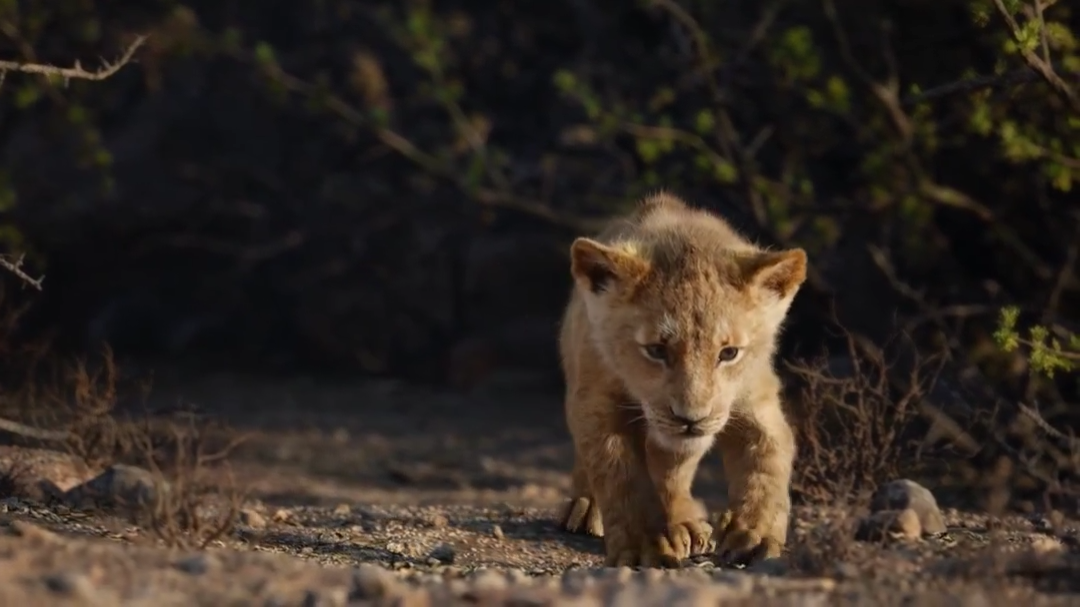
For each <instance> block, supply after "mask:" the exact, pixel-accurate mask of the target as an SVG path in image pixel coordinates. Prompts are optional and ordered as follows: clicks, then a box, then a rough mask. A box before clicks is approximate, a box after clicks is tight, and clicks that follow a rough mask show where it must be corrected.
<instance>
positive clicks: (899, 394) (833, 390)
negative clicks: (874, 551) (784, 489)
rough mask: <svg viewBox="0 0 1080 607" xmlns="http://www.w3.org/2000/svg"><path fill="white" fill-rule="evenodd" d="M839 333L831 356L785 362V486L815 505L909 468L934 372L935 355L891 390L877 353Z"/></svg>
mask: <svg viewBox="0 0 1080 607" xmlns="http://www.w3.org/2000/svg"><path fill="white" fill-rule="evenodd" d="M845 338H846V343H847V348H846V351H844V352H842V353H840V354H839V355H834V356H831V357H822V358H821V359H819V360H817V361H813V362H803V363H788V364H787V365H786V366H787V369H788V371H789V372H790V373H791V374H792V375H793V378H792V380H789V381H790V383H791V384H793V385H794V391H797V393H798V394H797V396H796V397H795V398H794V399H792V400H793V402H794V403H796V404H795V405H793V407H792V409H793V411H792V414H793V416H794V417H795V419H797V420H798V423H796V424H795V427H796V432H797V437H796V438H797V441H798V445H799V456H798V461H799V465H798V466H797V467H796V471H795V478H794V480H793V484H792V487H793V491H794V492H795V493H796V495H798V496H799V497H801V498H802V499H805V500H807V501H810V502H815V503H830V502H834V501H835V500H837V499H845V500H866V499H868V497H869V495H870V493H871V492H873V491H874V489H875V488H876V487H877V485H878V484H879V483H881V482H884V481H887V480H891V479H896V478H901V477H903V476H905V475H907V474H909V473H911V472H912V471H913V467H914V466H915V465H916V463H917V461H916V460H917V457H916V454H917V451H918V449H917V447H918V442H917V441H916V440H915V437H916V435H915V434H914V431H915V429H916V425H915V424H916V422H917V421H918V420H919V403H920V402H921V400H922V399H923V398H924V397H925V395H926V394H927V392H928V391H929V390H930V389H931V387H932V386H933V383H934V382H935V381H936V378H937V373H938V371H939V370H940V362H939V360H935V359H933V358H928V359H926V360H925V361H923V363H922V364H921V365H918V366H916V367H914V368H913V370H912V371H911V373H910V374H909V376H908V378H907V380H906V382H904V384H903V385H902V386H900V387H899V388H898V386H897V385H896V383H895V382H894V381H893V380H892V379H891V378H890V364H889V361H887V360H886V359H885V358H884V355H883V354H881V352H880V351H876V352H871V351H867V350H865V349H860V348H859V347H857V343H856V341H855V339H854V338H853V337H852V336H851V335H850V334H846V333H845Z"/></svg>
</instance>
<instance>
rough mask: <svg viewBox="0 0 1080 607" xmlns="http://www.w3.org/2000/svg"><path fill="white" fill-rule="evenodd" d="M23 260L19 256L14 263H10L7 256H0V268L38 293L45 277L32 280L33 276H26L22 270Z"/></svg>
mask: <svg viewBox="0 0 1080 607" xmlns="http://www.w3.org/2000/svg"><path fill="white" fill-rule="evenodd" d="M23 259H24V257H23V256H22V255H20V256H19V257H17V258H16V259H15V260H14V261H12V260H11V259H9V258H8V257H7V256H4V255H0V268H4V269H5V270H7V271H8V272H11V273H12V274H14V275H15V276H17V277H19V279H20V280H22V281H23V282H24V283H26V284H28V285H30V286H31V287H33V288H35V289H37V290H38V291H40V290H41V283H42V281H44V280H45V277H44V276H39V277H37V278H34V277H33V276H30V275H29V274H27V273H26V271H25V270H23V269H22V266H23Z"/></svg>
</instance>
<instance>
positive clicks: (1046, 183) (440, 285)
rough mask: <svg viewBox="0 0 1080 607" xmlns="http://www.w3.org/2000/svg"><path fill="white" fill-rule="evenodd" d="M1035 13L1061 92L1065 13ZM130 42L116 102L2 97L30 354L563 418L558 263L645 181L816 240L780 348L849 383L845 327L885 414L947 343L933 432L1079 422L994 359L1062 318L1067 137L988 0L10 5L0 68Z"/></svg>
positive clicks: (5, 92)
mask: <svg viewBox="0 0 1080 607" xmlns="http://www.w3.org/2000/svg"><path fill="white" fill-rule="evenodd" d="M1021 4H1022V3H1021ZM1011 6H1012V5H1011V4H1010V7H1011ZM1024 6H1027V5H1026V4H1025V5H1024ZM1020 8H1021V9H1022V8H1023V7H1020ZM1028 10H1029V12H1028V13H1024V12H1023V11H1022V10H1020V11H1019V12H1018V13H1017V14H1018V15H1019V18H1020V19H1021V21H1023V22H1025V23H1026V22H1027V21H1026V20H1027V18H1028V17H1031V18H1032V19H1034V16H1032V15H1031V13H1030V7H1028ZM1025 15H1027V16H1025ZM1042 18H1043V20H1044V23H1045V28H1044V29H1045V31H1046V32H1048V34H1047V36H1046V41H1045V48H1046V50H1047V51H1048V52H1049V56H1050V57H1051V59H1052V64H1053V67H1052V68H1051V69H1057V70H1058V71H1060V73H1061V74H1062V78H1064V80H1065V83H1066V86H1072V87H1073V90H1074V91H1075V89H1076V84H1077V78H1076V74H1077V73H1078V71H1080V64H1078V62H1080V54H1078V52H1080V49H1078V44H1077V40H1076V38H1075V37H1074V34H1073V33H1072V32H1075V31H1077V23H1078V19H1080V15H1078V11H1077V9H1076V7H1075V6H1069V3H1066V2H1057V3H1056V4H1054V5H1053V6H1050V7H1048V8H1046V10H1045V14H1044V15H1043V17H1042ZM138 34H146V35H148V36H149V38H148V42H147V43H146V45H145V46H144V47H143V48H142V49H140V50H139V52H138V53H137V54H136V58H137V64H134V65H129V66H126V67H124V68H123V69H121V70H120V71H119V72H118V73H117V74H116V75H115V76H113V77H111V78H110V79H108V80H105V81H102V82H85V81H78V80H73V81H71V82H70V83H66V84H65V83H63V82H61V81H58V80H47V79H43V78H39V77H31V76H26V75H21V74H9V75H8V76H7V78H6V79H5V81H4V83H3V85H2V88H0V237H2V238H3V243H4V244H3V246H4V248H5V249H6V250H7V251H8V252H10V253H12V254H15V253H19V252H25V253H26V254H27V270H28V271H30V272H31V273H32V274H36V273H44V274H45V275H46V280H45V282H44V291H43V292H42V293H40V294H38V293H36V292H33V291H31V290H28V289H26V288H23V287H22V286H21V285H20V283H19V281H18V280H16V279H15V278H13V277H11V276H5V277H4V279H5V282H6V284H7V289H6V292H5V295H6V297H7V300H8V301H9V302H21V301H27V300H32V301H33V305H32V307H31V308H30V310H29V312H28V313H27V315H26V316H25V317H24V318H23V321H22V322H21V323H20V325H19V326H18V333H17V334H18V336H19V338H20V339H31V338H34V339H36V338H39V337H44V336H49V337H51V338H52V339H53V342H52V343H53V345H54V347H55V348H56V350H55V351H57V352H62V353H67V354H76V355H81V354H86V353H96V352H98V351H99V350H100V347H101V345H102V344H106V343H107V344H109V345H110V346H111V347H112V348H113V349H114V350H115V352H116V353H117V354H118V355H119V357H120V358H121V360H122V361H124V362H125V364H128V365H130V366H131V367H132V368H151V367H152V368H158V369H168V368H183V369H185V370H188V371H189V372H195V373H201V372H207V373H208V372H211V371H212V372H214V373H225V372H238V373H239V372H243V373H249V374H253V375H254V376H264V375H266V374H275V375H286V376H291V375H296V374H303V375H309V376H311V375H313V376H316V377H320V378H326V381H336V380H335V379H334V378H347V377H351V378H357V377H382V378H392V379H394V380H395V381H397V380H400V381H403V382H406V383H409V384H423V385H427V386H433V387H434V388H435V389H439V390H446V389H449V390H454V391H458V392H462V393H466V394H468V393H475V391H477V390H483V389H485V386H490V385H491V384H492V382H497V381H499V380H500V378H507V377H510V378H513V379H512V380H511V381H515V382H522V381H526V382H527V383H523V384H517V385H520V386H527V387H524V388H520V389H522V390H527V391H549V392H550V393H551V394H552V395H553V396H552V397H551V398H550V399H548V402H549V405H548V406H550V409H549V410H550V411H552V412H557V411H558V410H559V405H558V402H557V401H558V389H559V385H560V378H559V373H558V367H557V358H556V351H555V342H554V340H555V333H556V327H557V322H558V317H559V314H560V313H561V311H562V306H563V303H564V301H565V297H566V294H567V290H568V288H569V286H570V279H569V275H568V271H567V258H566V250H567V246H568V244H569V242H570V241H571V240H572V239H573V238H574V237H575V236H576V235H579V234H584V233H588V232H590V231H592V230H593V229H595V227H596V225H597V222H598V221H600V220H602V219H603V218H604V217H605V216H607V215H609V214H611V213H616V212H623V211H625V210H627V209H629V208H630V206H631V205H632V204H633V203H634V201H635V200H636V199H638V198H640V197H641V196H643V195H644V194H646V193H647V192H649V191H651V190H654V189H656V188H659V187H663V188H666V189H668V190H670V191H672V192H674V193H676V194H678V195H682V196H685V197H686V198H688V199H689V200H690V201H692V202H693V203H695V204H697V205H700V206H706V207H709V208H713V209H716V210H719V211H721V212H723V213H724V214H725V215H726V216H727V217H729V218H730V219H731V220H732V222H733V223H735V224H736V225H737V226H738V227H739V228H740V229H742V230H743V231H745V232H746V233H747V234H748V235H750V236H752V237H753V238H754V239H756V240H758V241H759V242H761V243H762V244H764V245H768V246H772V247H784V246H801V247H804V248H806V249H807V251H808V252H809V254H810V259H811V262H812V272H811V276H810V279H809V281H808V283H807V285H806V286H805V287H804V290H803V292H802V294H801V295H800V296H799V299H798V300H797V303H796V305H795V307H794V309H793V311H792V316H791V320H790V322H789V324H788V330H787V332H786V334H785V340H784V349H783V353H784V356H785V359H793V358H794V357H815V356H819V355H821V354H822V353H823V352H825V351H828V352H830V353H831V354H830V358H829V359H828V360H829V365H830V368H832V369H833V370H834V372H839V373H841V374H843V373H845V371H844V369H847V368H849V367H850V363H851V360H850V358H851V357H857V356H858V355H859V354H857V353H856V352H855V350H852V351H849V349H848V342H847V339H846V337H844V336H842V335H841V334H840V333H839V332H838V331H837V320H838V321H839V324H842V325H843V326H844V327H846V328H847V329H848V330H850V331H852V333H853V334H854V335H855V337H856V343H857V344H861V345H860V346H859V347H858V348H856V350H858V351H859V352H863V354H865V353H866V352H868V351H871V350H873V349H874V348H885V353H886V354H888V356H889V357H890V360H894V359H895V362H891V363H889V369H890V370H891V371H890V372H893V373H894V375H895V377H893V378H892V380H893V384H894V385H893V386H892V388H889V387H885V388H883V389H884V390H885V392H886V393H889V390H901V388H900V387H897V386H896V385H895V384H896V382H897V381H901V380H903V379H904V378H907V377H908V371H910V369H911V368H912V367H913V366H914V365H915V364H916V363H915V361H916V360H918V359H920V358H923V357H925V355H926V354H928V353H938V354H941V353H943V352H944V353H946V354H947V358H946V360H945V362H944V366H943V367H942V370H941V374H940V377H939V381H938V382H937V383H935V384H934V386H933V390H931V392H930V394H931V397H932V398H930V401H932V402H931V404H932V405H933V410H934V411H937V412H938V413H942V412H944V414H946V415H948V417H949V419H959V418H962V417H965V416H971V415H973V414H974V413H977V412H979V411H990V410H992V409H995V408H996V407H1000V406H1001V405H1002V403H1006V404H1008V403H1012V402H1015V401H1016V400H1017V399H1027V402H1032V400H1033V399H1035V398H1037V399H1038V400H1039V402H1042V403H1044V405H1045V406H1044V409H1043V416H1044V417H1045V418H1047V419H1049V420H1051V421H1052V422H1053V424H1054V425H1055V426H1058V427H1064V428H1068V427H1072V426H1073V425H1074V424H1075V423H1076V422H1077V421H1078V420H1076V419H1075V411H1076V409H1075V407H1070V406H1068V405H1069V404H1070V403H1075V402H1076V399H1077V385H1076V381H1075V377H1074V376H1068V375H1067V374H1066V375H1064V376H1063V375H1062V374H1058V375H1057V376H1055V378H1054V379H1053V380H1039V381H1032V380H1031V377H1030V375H1029V373H1028V366H1027V359H1026V358H1025V357H1024V356H1023V355H1022V354H1021V353H1016V352H1013V353H1007V352H1004V351H1002V349H1001V348H1000V347H998V344H996V343H995V341H994V338H993V332H994V330H995V329H996V327H997V322H998V314H999V312H1000V310H1001V308H1002V307H1003V306H1006V305H1015V306H1018V307H1019V309H1020V311H1021V324H1030V323H1032V322H1039V323H1043V324H1044V325H1046V326H1049V327H1051V329H1052V331H1055V332H1056V333H1055V334H1056V335H1061V336H1065V335H1068V334H1069V332H1070V331H1075V329H1076V325H1077V320H1078V318H1077V316H1078V313H1077V310H1078V309H1080V308H1078V307H1077V304H1078V301H1080V299H1078V297H1077V295H1078V293H1080V277H1078V273H1080V270H1078V269H1077V264H1076V257H1077V248H1078V247H1080V210H1078V209H1080V203H1078V202H1077V198H1076V194H1075V192H1074V191H1072V190H1073V187H1074V180H1075V179H1076V178H1077V176H1078V175H1080V122H1078V117H1077V114H1076V113H1075V111H1074V110H1073V109H1070V105H1069V98H1068V96H1067V95H1066V94H1063V93H1062V92H1061V90H1055V89H1054V88H1053V87H1051V86H1049V85H1048V84H1047V83H1046V82H1045V81H1044V79H1043V78H1042V77H1039V76H1038V75H1036V74H1035V72H1033V71H1031V70H1030V69H1028V68H1027V67H1026V62H1025V59H1024V58H1023V57H1022V56H1021V55H1020V54H1018V53H1017V52H1016V48H1017V44H1016V43H1015V42H1013V39H1014V38H1013V36H1012V35H1011V32H1010V30H1009V27H1008V24H1007V22H1006V21H1004V20H1003V19H1002V18H1001V16H1000V15H999V14H998V13H996V12H995V8H994V6H993V4H991V3H989V2H981V1H973V0H963V1H960V0H936V1H934V2H927V1H918V0H892V1H885V0H882V1H869V0H860V1H858V2H855V1H852V0H786V1H785V0H771V1H764V2H762V1H759V0H745V1H743V0H731V1H727V2H712V1H707V0H654V1H641V2H612V1H601V0H545V1H543V2H539V1H522V0H515V1H513V2H511V1H491V2H469V1H458V2H424V1H408V2H379V1H367V2H353V1H347V0H308V1H303V2H300V1H282V2H275V3H266V2H252V1H249V0H229V1H222V0H215V1H213V2H210V1H190V2H174V1H171V0H156V1H154V2H139V3H135V2H122V1H118V2H112V3H95V2H89V1H83V0H60V1H54V0H49V1H47V2H46V1H29V0H28V1H18V2H17V1H14V0H9V1H7V2H0V57H3V58H6V59H13V60H18V61H28V62H40V63H52V64H57V65H69V64H70V63H71V61H72V60H73V59H74V58H79V59H80V60H81V61H82V63H83V64H84V66H86V65H90V64H91V63H92V60H93V58H95V57H98V56H105V57H112V56H115V55H117V54H119V53H120V52H121V51H122V50H123V49H124V47H125V46H126V45H127V44H128V43H130V41H131V40H132V39H133V38H134V37H135V36H136V35H138ZM1020 34H1021V37H1023V36H1030V35H1031V34H1030V33H1024V32H1020ZM1031 40H1034V41H1035V42H1036V43H1037V44H1036V47H1038V49H1040V52H1041V48H1042V41H1041V39H1040V40H1035V39H1034V38H1032V39H1031ZM1025 48H1026V47H1025ZM972 78H981V80H979V79H976V80H969V81H967V82H964V81H965V79H972ZM957 83H960V84H957ZM898 334H903V335H906V336H907V338H905V339H899V340H898V339H896V338H895V337H896V336H897V335H898ZM1062 339H1063V340H1064V339H1065V338H1064V337H1062ZM867 348H869V349H870V350H867ZM837 369H839V371H837ZM191 370H194V371H191ZM898 378H899V379H898ZM927 389H929V388H927ZM901 391H902V390H901ZM894 396H895V395H894ZM891 399H892V397H889V398H885V400H891ZM297 406H298V407H299V406H302V405H300V404H298V405H297ZM352 406H353V407H355V408H357V410H362V408H363V405H362V404H354V405H352ZM1053 407H1056V408H1053ZM504 408H508V409H512V408H513V406H512V405H504ZM373 410H374V409H373ZM467 411H474V412H475V414H476V415H477V416H482V415H485V413H483V412H484V411H488V409H485V408H484V407H477V408H476V409H475V410H468V409H467V407H465V406H464V405H463V406H462V409H459V410H454V411H453V413H452V417H453V416H457V417H468V415H470V413H469V412H467ZM1012 414H1013V415H1015V410H1013V411H1012ZM555 425H556V426H557V425H558V424H555ZM995 453H997V452H995ZM987 457H989V456H987ZM995 457H996V456H995Z"/></svg>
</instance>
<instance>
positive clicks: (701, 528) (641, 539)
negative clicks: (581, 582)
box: [604, 521, 713, 569]
mask: <svg viewBox="0 0 1080 607" xmlns="http://www.w3.org/2000/svg"><path fill="white" fill-rule="evenodd" d="M712 535H713V528H712V525H710V524H709V523H707V522H706V521H687V522H683V523H677V524H673V525H669V526H668V527H667V529H666V530H657V531H645V532H644V533H642V532H641V531H640V530H636V529H635V530H618V531H612V530H610V529H609V530H608V534H607V535H606V536H605V538H604V546H605V549H606V552H607V559H606V561H605V564H606V565H607V566H608V567H623V566H625V567H662V568H665V569H675V568H678V567H680V566H681V565H682V561H683V560H684V559H686V558H687V557H690V556H694V555H698V554H705V553H706V552H709V551H710V550H711V549H712V547H713V544H712Z"/></svg>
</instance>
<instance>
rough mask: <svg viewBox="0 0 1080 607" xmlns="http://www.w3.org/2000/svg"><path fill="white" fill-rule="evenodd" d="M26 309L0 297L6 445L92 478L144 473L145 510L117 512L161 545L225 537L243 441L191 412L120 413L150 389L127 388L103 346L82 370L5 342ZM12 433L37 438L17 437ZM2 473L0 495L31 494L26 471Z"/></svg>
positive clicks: (236, 501) (80, 364)
mask: <svg viewBox="0 0 1080 607" xmlns="http://www.w3.org/2000/svg"><path fill="white" fill-rule="evenodd" d="M0 295H2V294H0ZM25 311H26V308H25V307H19V308H11V307H5V306H4V305H3V299H2V297H0V365H3V366H4V369H5V371H6V373H5V376H6V377H5V379H4V383H3V384H2V385H3V389H2V390H0V397H2V399H3V402H2V404H0V411H3V415H4V416H5V417H13V418H16V419H15V420H9V422H10V421H14V422H15V423H14V424H10V423H9V424H8V426H9V429H10V428H15V429H16V434H17V435H19V436H17V437H15V440H17V441H20V442H44V443H45V447H47V448H56V449H59V450H60V451H63V452H66V453H67V454H69V455H71V456H73V457H74V458H76V459H77V460H78V461H80V462H82V463H84V464H85V465H86V467H87V468H88V469H89V470H92V471H94V472H101V471H103V470H106V469H108V468H109V467H110V466H113V465H115V464H126V465H131V466H136V467H138V468H141V469H143V470H146V471H148V473H149V474H150V475H151V476H152V478H153V483H152V484H153V485H154V487H157V488H158V489H160V490H158V491H155V492H154V496H155V498H154V499H152V500H150V501H147V502H146V503H140V504H128V506H130V507H128V508H124V509H123V513H124V514H125V515H126V516H127V518H128V519H129V521H130V522H131V523H132V524H135V525H136V526H138V527H139V528H140V529H143V530H144V531H145V532H146V534H147V535H148V536H149V537H153V538H155V539H156V540H158V541H160V542H162V543H165V544H167V545H171V546H178V547H191V546H206V545H207V544H208V543H209V542H212V541H214V540H215V539H218V538H220V537H222V536H223V535H225V534H227V533H229V532H230V531H231V530H232V527H233V525H234V523H235V521H236V518H237V515H238V511H239V508H240V505H241V504H242V502H243V498H244V492H243V490H242V489H241V488H240V487H239V486H238V484H237V483H236V481H235V479H234V478H233V477H232V475H231V473H230V470H229V465H228V456H229V454H230V453H231V452H232V450H233V449H234V448H235V447H236V446H238V445H239V444H240V443H241V442H242V441H243V440H244V439H245V437H244V436H242V435H238V434H237V433H236V432H234V431H232V430H231V429H230V428H228V427H227V426H225V425H223V424H218V423H215V420H213V419H212V418H210V419H200V418H198V417H196V416H195V415H193V414H191V413H190V412H186V411H182V410H181V411H173V412H170V413H168V414H164V415H162V414H160V413H155V412H149V411H146V410H145V408H142V409H141V410H140V408H139V407H138V406H136V405H132V404H128V405H126V406H121V402H122V401H132V402H140V401H142V402H144V398H142V397H145V395H146V391H147V390H148V389H149V386H148V385H146V384H144V383H142V382H132V383H131V385H127V384H126V383H125V382H124V380H123V378H122V375H121V373H120V371H119V369H118V368H117V365H116V362H115V360H114V358H113V354H112V351H111V350H110V349H109V348H108V347H106V348H104V350H103V352H102V353H101V356H100V357H98V360H97V361H96V362H95V363H94V364H90V363H88V362H87V361H85V360H75V361H65V360H58V359H56V358H54V357H50V356H48V355H47V348H46V347H42V346H40V345H38V346H37V347H32V346H29V345H22V346H20V345H16V344H15V340H14V339H12V336H13V335H14V334H15V329H16V328H17V326H18V322H19V319H20V318H21V316H22V314H23V313H24V312H25ZM28 353H31V354H33V356H28V355H27V354H28ZM20 426H22V427H29V428H34V429H37V430H39V431H41V430H43V432H37V433H36V436H35V433H27V432H18V431H17V430H18V427H20ZM8 467H9V468H10V469H7V470H3V471H0V496H4V495H8V494H11V495H18V494H22V495H24V496H25V495H29V494H32V492H30V491H27V486H26V485H27V483H28V482H29V481H28V480H27V478H26V477H27V470H26V469H25V467H20V466H19V464H18V462H15V463H12V464H10V465H9V466H8ZM222 478H224V479H225V480H224V482H221V480H220V479H222ZM215 481H216V482H215ZM117 513H118V512H111V511H102V512H100V513H99V514H103V515H115V514H117Z"/></svg>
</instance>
